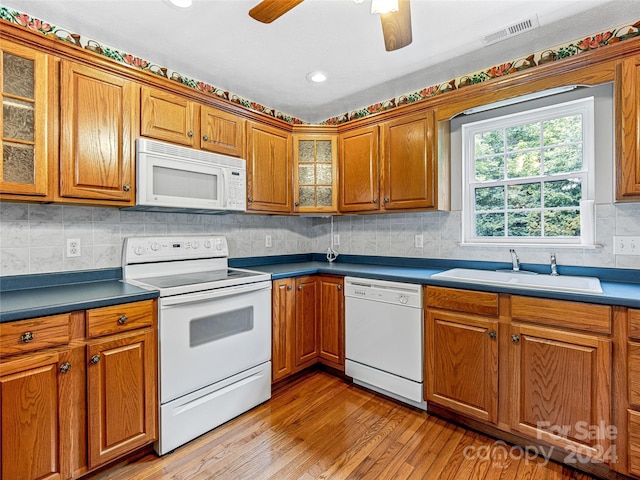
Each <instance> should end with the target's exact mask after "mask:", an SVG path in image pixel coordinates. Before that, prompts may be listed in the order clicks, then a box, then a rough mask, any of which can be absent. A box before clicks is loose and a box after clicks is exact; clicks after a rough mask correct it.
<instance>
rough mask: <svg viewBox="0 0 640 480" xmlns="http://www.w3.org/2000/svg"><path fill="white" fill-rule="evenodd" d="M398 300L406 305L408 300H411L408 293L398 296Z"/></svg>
mask: <svg viewBox="0 0 640 480" xmlns="http://www.w3.org/2000/svg"><path fill="white" fill-rule="evenodd" d="M398 301H399V302H400V303H401V304H402V305H406V304H407V302H408V301H409V299H408V298H407V296H406V295H400V296H399V297H398Z"/></svg>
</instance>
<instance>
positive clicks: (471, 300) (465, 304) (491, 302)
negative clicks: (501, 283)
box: [426, 287, 498, 317]
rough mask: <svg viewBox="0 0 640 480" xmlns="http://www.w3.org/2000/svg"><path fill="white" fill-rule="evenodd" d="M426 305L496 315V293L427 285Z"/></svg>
mask: <svg viewBox="0 0 640 480" xmlns="http://www.w3.org/2000/svg"><path fill="white" fill-rule="evenodd" d="M426 297H427V298H426V301H427V307H437V308H445V309H447V310H455V311H456V312H467V313H478V314H480V315H491V316H493V317H496V316H498V294H497V293H489V292H475V291H473V290H461V289H458V288H444V287H427V295H426Z"/></svg>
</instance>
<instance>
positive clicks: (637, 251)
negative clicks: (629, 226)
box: [613, 235, 640, 255]
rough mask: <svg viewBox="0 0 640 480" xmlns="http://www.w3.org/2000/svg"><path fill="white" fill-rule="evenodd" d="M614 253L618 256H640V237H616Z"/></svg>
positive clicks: (614, 239) (614, 238)
mask: <svg viewBox="0 0 640 480" xmlns="http://www.w3.org/2000/svg"><path fill="white" fill-rule="evenodd" d="M613 253H614V254H616V255H640V237H638V236H631V235H616V236H615V237H613Z"/></svg>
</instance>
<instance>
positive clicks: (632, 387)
mask: <svg viewBox="0 0 640 480" xmlns="http://www.w3.org/2000/svg"><path fill="white" fill-rule="evenodd" d="M627 355H628V358H627V369H628V370H627V372H628V385H629V405H630V406H631V407H632V408H635V409H637V410H640V343H639V342H629V343H628V344H627Z"/></svg>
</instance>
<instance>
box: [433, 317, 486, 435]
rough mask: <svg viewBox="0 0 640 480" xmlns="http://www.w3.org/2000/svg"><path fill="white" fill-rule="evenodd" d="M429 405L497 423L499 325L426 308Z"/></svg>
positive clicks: (479, 318)
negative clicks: (433, 404)
mask: <svg viewBox="0 0 640 480" xmlns="http://www.w3.org/2000/svg"><path fill="white" fill-rule="evenodd" d="M425 318H426V328H425V331H426V344H425V360H426V383H425V390H426V392H425V393H426V395H425V396H426V400H427V402H433V403H437V404H439V405H442V406H444V407H447V408H449V409H451V410H455V411H457V412H460V413H462V414H465V415H468V416H470V417H474V418H477V419H480V420H484V421H487V422H491V423H497V416H498V338H497V334H498V321H497V319H491V318H485V317H482V316H480V315H468V314H462V313H453V312H445V311H441V310H436V309H427V311H426V313H425Z"/></svg>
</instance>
